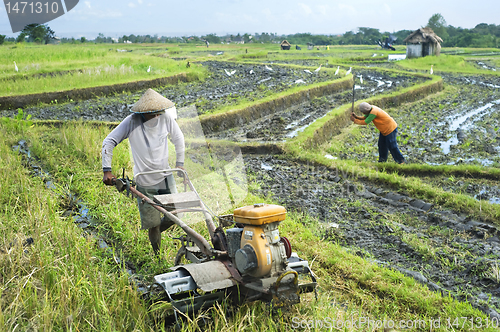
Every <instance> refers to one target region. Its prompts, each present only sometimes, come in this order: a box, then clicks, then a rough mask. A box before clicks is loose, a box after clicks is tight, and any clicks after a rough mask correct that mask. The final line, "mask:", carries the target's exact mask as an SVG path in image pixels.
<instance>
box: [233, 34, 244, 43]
mask: <svg viewBox="0 0 500 332" xmlns="http://www.w3.org/2000/svg"><path fill="white" fill-rule="evenodd" d="M233 42H234V43H235V44H245V41H244V40H243V38H242V37H238V36H236V37H234V39H233Z"/></svg>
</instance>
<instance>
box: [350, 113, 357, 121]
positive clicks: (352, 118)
mask: <svg viewBox="0 0 500 332" xmlns="http://www.w3.org/2000/svg"><path fill="white" fill-rule="evenodd" d="M354 119H357V117H356V115H355V114H354V113H351V121H353V122H354Z"/></svg>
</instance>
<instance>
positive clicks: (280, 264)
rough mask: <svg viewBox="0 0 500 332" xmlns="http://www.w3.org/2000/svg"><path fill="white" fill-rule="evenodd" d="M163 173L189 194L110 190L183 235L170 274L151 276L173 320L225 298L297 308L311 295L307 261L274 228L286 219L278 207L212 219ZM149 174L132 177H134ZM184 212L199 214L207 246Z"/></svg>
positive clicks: (127, 185)
mask: <svg viewBox="0 0 500 332" xmlns="http://www.w3.org/2000/svg"><path fill="white" fill-rule="evenodd" d="M168 171H169V172H181V174H182V175H183V176H184V179H185V181H184V183H185V184H187V185H188V186H189V188H190V190H187V191H186V192H182V193H176V194H168V195H157V196H154V199H149V198H148V197H146V196H145V195H143V194H142V193H140V192H139V191H137V190H136V189H135V188H134V182H133V181H131V180H128V179H126V178H122V179H116V181H115V186H116V187H117V189H118V190H119V191H124V190H126V191H127V192H130V193H132V194H133V196H136V197H139V198H140V199H142V204H151V205H152V206H154V207H155V208H156V209H157V210H158V211H160V212H161V213H163V214H164V215H165V218H168V219H169V220H171V221H172V222H174V223H175V224H176V225H177V226H179V227H180V228H182V229H183V231H184V232H185V235H183V236H181V237H180V238H178V240H180V248H179V250H178V252H177V255H176V258H175V261H174V266H173V267H172V268H171V270H172V271H170V272H166V273H163V274H159V275H156V276H154V280H155V283H156V284H157V285H159V286H161V289H162V291H164V292H165V293H166V298H167V300H168V301H169V302H170V303H171V304H172V307H173V308H174V309H175V316H176V318H177V313H178V312H180V313H183V314H191V313H195V312H197V311H199V310H200V309H206V308H208V307H210V306H211V305H213V304H215V303H217V302H221V301H223V300H224V299H229V300H230V301H232V302H233V303H234V304H236V305H238V304H241V303H243V302H251V301H257V300H259V301H265V302H269V303H271V304H272V306H273V307H274V308H276V307H277V308H286V307H289V306H291V305H293V304H296V303H299V302H300V294H301V293H304V292H313V291H314V292H315V291H316V278H315V276H314V274H313V272H312V271H311V269H310V268H309V264H308V262H307V261H306V260H303V259H301V258H299V257H298V256H297V254H296V253H293V252H292V246H291V244H290V242H289V241H288V239H287V238H286V237H282V236H280V232H279V225H280V223H281V222H282V221H284V220H285V218H286V210H285V208H284V207H283V206H279V205H272V204H263V203H261V204H254V205H251V206H243V207H240V208H237V209H235V210H234V212H233V214H231V215H223V216H215V215H213V213H211V211H210V210H209V209H208V208H207V207H206V206H205V204H204V203H203V201H202V200H201V198H200V196H199V195H198V193H197V191H196V190H195V188H194V186H193V184H192V183H191V181H190V180H189V177H188V175H187V173H186V172H185V171H184V170H182V169H177V168H176V169H170V170H168ZM155 172H156V171H155ZM158 172H165V171H158ZM151 173H153V172H147V173H141V174H136V178H137V176H140V175H142V174H151ZM186 188H187V187H186ZM189 212H202V213H203V215H204V216H205V223H206V226H207V229H208V233H209V234H210V243H209V242H208V241H207V240H206V239H205V238H204V237H203V236H201V235H200V234H199V233H197V232H196V231H194V230H193V229H192V228H191V227H189V226H188V225H187V224H186V223H184V222H183V221H182V220H181V219H180V218H179V214H186V213H189ZM214 220H216V221H217V223H218V227H216V226H215V223H214ZM182 262H186V263H187V264H182Z"/></svg>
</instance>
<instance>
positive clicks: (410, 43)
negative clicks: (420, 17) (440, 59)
mask: <svg viewBox="0 0 500 332" xmlns="http://www.w3.org/2000/svg"><path fill="white" fill-rule="evenodd" d="M404 42H405V43H406V57H407V58H419V57H424V56H427V55H435V56H439V53H441V43H442V42H443V40H442V39H441V37H439V36H438V35H436V34H435V33H434V31H432V29H431V28H420V29H418V30H415V31H413V32H412V33H411V34H410V35H409V36H408V37H406V39H405V40H404Z"/></svg>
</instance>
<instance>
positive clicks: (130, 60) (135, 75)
mask: <svg viewBox="0 0 500 332" xmlns="http://www.w3.org/2000/svg"><path fill="white" fill-rule="evenodd" d="M120 47H123V48H127V49H128V48H131V47H129V46H127V45H118V46H116V44H115V45H113V46H111V48H110V46H105V45H104V46H102V45H99V46H87V45H85V44H83V45H44V46H41V45H35V46H24V45H16V46H11V47H9V46H4V47H0V59H1V61H0V63H1V64H0V82H1V84H0V96H12V95H23V94H31V93H42V92H51V91H64V90H71V89H80V88H86V87H93V86H103V85H111V84H117V83H126V82H132V81H138V80H152V79H155V78H160V77H167V76H173V75H176V74H179V73H184V72H185V73H188V75H191V76H193V77H197V78H203V77H205V75H207V72H206V70H205V69H204V68H202V67H201V66H199V65H196V64H193V65H192V66H191V67H190V68H186V62H185V61H175V60H172V59H170V58H168V57H166V58H165V57H159V56H154V53H146V54H144V52H142V53H141V52H117V49H120ZM133 48H134V47H132V49H133ZM14 61H16V63H17V66H18V68H19V72H18V73H16V72H15V71H14V63H13V62H14ZM149 66H151V70H150V72H149V73H148V72H147V70H148V68H149Z"/></svg>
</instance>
